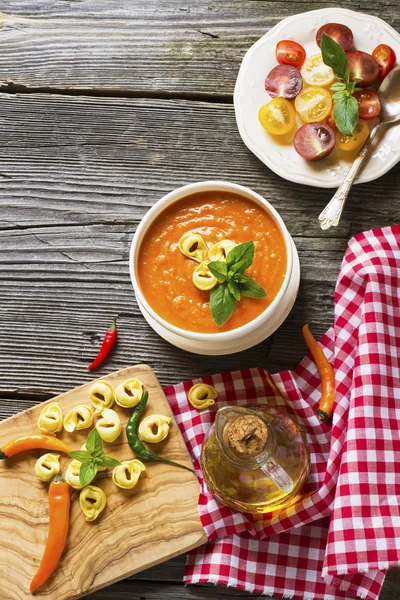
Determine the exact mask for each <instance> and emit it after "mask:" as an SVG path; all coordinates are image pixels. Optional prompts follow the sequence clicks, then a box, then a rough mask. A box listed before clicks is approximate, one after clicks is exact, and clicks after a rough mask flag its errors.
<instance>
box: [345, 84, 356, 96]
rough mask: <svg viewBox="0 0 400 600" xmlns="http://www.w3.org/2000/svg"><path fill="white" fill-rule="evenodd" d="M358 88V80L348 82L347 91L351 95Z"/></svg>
mask: <svg viewBox="0 0 400 600" xmlns="http://www.w3.org/2000/svg"><path fill="white" fill-rule="evenodd" d="M355 89H356V82H355V81H348V82H347V83H346V92H347V94H348V95H349V96H351V95H352V94H353V92H354V90H355Z"/></svg>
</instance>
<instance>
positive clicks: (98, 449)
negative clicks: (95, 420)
mask: <svg viewBox="0 0 400 600" xmlns="http://www.w3.org/2000/svg"><path fill="white" fill-rule="evenodd" d="M86 449H87V450H89V452H91V453H92V454H94V455H95V456H97V455H98V454H99V453H103V442H102V441H101V437H100V434H99V432H98V431H97V429H96V428H95V429H92V431H91V432H90V433H89V435H88V436H87V439H86Z"/></svg>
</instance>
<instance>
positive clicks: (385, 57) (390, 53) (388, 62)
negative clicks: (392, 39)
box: [372, 44, 396, 79]
mask: <svg viewBox="0 0 400 600" xmlns="http://www.w3.org/2000/svg"><path fill="white" fill-rule="evenodd" d="M372 56H373V57H374V58H375V60H377V61H378V64H379V75H378V77H379V78H380V79H383V78H384V77H386V75H387V74H388V73H390V71H391V70H392V69H393V67H394V65H395V64H396V54H395V51H394V50H393V48H391V47H390V46H387V45H386V44H379V46H377V47H376V48H375V50H374V51H373V52H372Z"/></svg>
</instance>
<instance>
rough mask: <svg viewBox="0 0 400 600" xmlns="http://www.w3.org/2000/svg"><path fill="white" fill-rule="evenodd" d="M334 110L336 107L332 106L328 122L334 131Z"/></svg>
mask: <svg viewBox="0 0 400 600" xmlns="http://www.w3.org/2000/svg"><path fill="white" fill-rule="evenodd" d="M333 109H334V106H332V110H331V114H330V115H329V117H328V118H327V120H326V122H327V124H328V125H329V127H332V129H336V121H335V117H334V116H333Z"/></svg>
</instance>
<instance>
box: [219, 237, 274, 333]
mask: <svg viewBox="0 0 400 600" xmlns="http://www.w3.org/2000/svg"><path fill="white" fill-rule="evenodd" d="M254 250H255V247H254V242H245V243H244V244H239V245H238V246H235V247H234V248H232V250H231V251H230V252H229V253H228V255H227V257H226V261H225V262H223V261H221V260H214V261H212V262H210V263H209V264H208V268H209V269H210V271H211V273H212V274H213V275H214V277H215V278H216V279H217V280H218V281H219V284H218V285H217V286H216V287H215V288H213V289H212V290H211V295H210V308H211V315H212V318H213V319H214V321H215V323H216V324H217V325H218V327H221V326H222V325H223V324H224V323H226V321H227V320H228V319H229V317H230V316H231V315H232V313H233V311H234V310H235V308H236V303H237V302H239V301H240V299H241V297H242V296H248V297H249V298H264V297H265V296H266V295H267V294H266V292H265V290H264V288H262V287H261V285H259V284H258V283H257V282H256V281H255V280H254V279H253V278H252V277H249V275H245V274H244V272H245V271H246V269H248V268H249V267H250V266H251V265H252V264H253V259H254Z"/></svg>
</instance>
